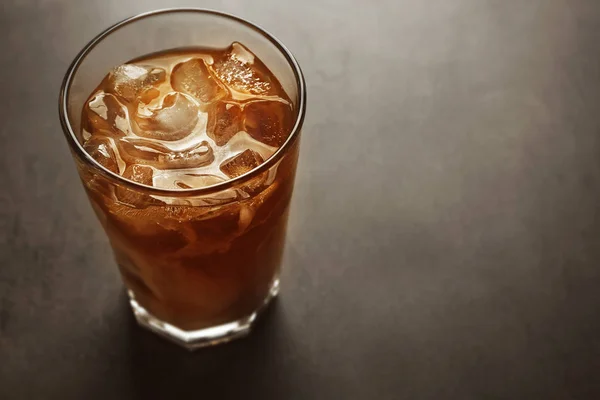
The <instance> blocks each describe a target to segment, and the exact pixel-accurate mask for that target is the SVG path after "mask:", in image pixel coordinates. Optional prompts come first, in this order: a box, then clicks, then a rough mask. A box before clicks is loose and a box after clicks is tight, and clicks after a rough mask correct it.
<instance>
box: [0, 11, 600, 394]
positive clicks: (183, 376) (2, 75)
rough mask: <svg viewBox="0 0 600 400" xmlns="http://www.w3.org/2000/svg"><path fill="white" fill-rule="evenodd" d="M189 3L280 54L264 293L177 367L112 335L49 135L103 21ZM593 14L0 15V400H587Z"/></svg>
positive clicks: (64, 169)
mask: <svg viewBox="0 0 600 400" xmlns="http://www.w3.org/2000/svg"><path fill="white" fill-rule="evenodd" d="M177 5H188V6H190V5H195V6H203V7H208V8H215V9H220V10H223V11H227V12H231V13H234V14H237V15H239V16H242V17H245V18H247V19H249V20H251V21H254V22H256V23H258V24H260V25H262V26H264V27H265V28H266V29H267V30H269V31H271V32H272V33H273V34H275V35H276V36H277V37H279V38H280V39H281V40H282V41H283V42H284V43H286V44H287V45H288V47H289V48H290V49H291V50H292V51H293V52H294V53H295V55H296V57H297V58H298V60H299V62H300V64H301V65H302V67H303V69H304V73H305V75H306V79H307V82H308V90H309V102H308V115H307V119H306V123H305V129H304V133H303V143H302V156H301V165H300V170H299V176H298V181H297V188H296V192H295V199H294V206H293V209H292V217H291V218H292V220H291V226H290V234H289V246H288V250H287V254H286V265H285V268H286V269H285V273H284V277H283V279H284V281H283V291H282V296H281V298H280V301H279V302H278V304H277V305H276V307H274V308H273V309H271V310H270V312H269V314H268V316H267V318H266V319H265V320H263V321H262V323H261V324H260V326H259V327H258V329H257V330H256V332H255V333H254V334H253V335H252V336H250V337H248V338H247V339H244V340H241V341H238V342H235V343H232V344H230V345H226V346H222V347H217V348H213V349H209V350H206V351H200V352H197V353H194V354H189V353H186V352H185V351H183V350H180V349H179V348H177V347H174V346H172V345H171V344H169V343H166V342H163V341H162V340H161V339H159V338H157V337H155V336H153V335H152V334H150V333H147V332H145V331H142V330H140V329H139V328H137V327H136V326H135V324H134V321H133V318H132V317H131V315H130V312H129V310H128V308H127V304H126V301H125V295H124V293H123V290H122V286H121V284H120V281H119V278H118V276H117V273H116V268H115V267H114V265H113V261H112V259H111V255H110V252H109V247H108V244H107V241H106V239H105V238H104V234H103V233H102V232H101V228H100V226H99V224H98V223H97V222H96V220H95V218H94V216H93V215H92V211H91V208H90V207H89V205H88V203H87V200H86V198H85V195H84V192H83V190H82V188H81V186H80V184H79V182H78V180H77V175H76V172H75V168H74V165H73V163H72V161H71V159H70V156H69V153H68V149H67V146H66V143H65V141H64V139H63V137H62V132H61V129H60V126H59V122H58V116H57V97H58V90H59V86H60V82H61V79H62V77H63V74H64V72H65V70H66V68H67V66H68V64H69V63H70V61H71V60H72V58H73V57H74V56H75V54H76V53H77V52H78V51H79V50H80V48H81V47H83V46H84V45H85V44H86V42H87V41H88V40H89V39H91V38H92V37H93V36H94V35H96V34H97V33H98V32H99V31H101V30H102V29H103V28H105V27H107V26H108V25H109V24H111V23H114V22H116V21H118V20H120V19H122V18H124V17H127V16H129V15H131V14H134V13H138V12H141V11H146V10H150V9H153V8H163V7H168V6H177ZM599 43H600V3H599V2H598V1H595V0H589V1H585V0H430V1H420V0H395V1H376V2H366V1H358V0H355V1H346V2H334V1H332V0H319V1H292V2H283V1H275V0H273V1H269V2H263V1H251V2H250V1H242V0H230V1H223V2H218V1H203V2H201V3H199V2H186V3H182V2H176V1H157V0H149V1H143V2H142V1H139V2H126V4H122V3H121V1H116V0H107V1H91V0H90V1H67V0H45V1H42V0H37V1H35V0H23V1H16V0H4V1H3V2H2V3H1V4H0V49H1V51H0V62H1V64H0V82H1V86H0V87H2V89H3V92H2V96H0V151H1V154H0V156H1V157H0V188H1V189H0V398H2V399H4V400H13V399H55V398H56V399H132V398H144V399H147V398H160V399H163V398H184V397H183V396H184V395H187V396H191V397H193V398H237V399H239V398H242V397H243V396H246V395H247V396H250V397H251V398H262V399H327V398H341V399H597V398H600V381H598V379H597V378H598V371H599V370H600V361H599V360H600V290H598V287H599V286H600V268H599V267H600V265H599V264H600V214H599V211H600V113H599V112H598V104H599V100H600V94H599V93H600V58H599V56H598V50H599V49H598V44H599Z"/></svg>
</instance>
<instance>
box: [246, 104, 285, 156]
mask: <svg viewBox="0 0 600 400" xmlns="http://www.w3.org/2000/svg"><path fill="white" fill-rule="evenodd" d="M292 125H293V117H292V108H291V106H290V105H288V104H286V103H282V102H279V101H268V100H267V101H256V102H252V103H249V104H247V105H246V106H245V107H244V128H245V131H246V132H248V134H250V136H252V137H253V138H254V139H256V140H258V141H260V142H262V143H265V144H267V145H269V146H275V147H279V146H281V145H282V144H283V143H284V142H285V140H286V139H287V137H288V136H289V134H290V132H291V130H292Z"/></svg>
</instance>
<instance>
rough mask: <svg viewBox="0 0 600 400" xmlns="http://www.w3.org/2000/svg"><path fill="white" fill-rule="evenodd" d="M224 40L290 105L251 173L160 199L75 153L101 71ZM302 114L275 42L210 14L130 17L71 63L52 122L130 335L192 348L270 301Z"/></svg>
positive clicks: (288, 58)
mask: <svg viewBox="0 0 600 400" xmlns="http://www.w3.org/2000/svg"><path fill="white" fill-rule="evenodd" d="M232 42H240V43H243V44H244V45H245V46H247V47H248V48H249V49H250V50H251V51H252V52H253V53H254V54H255V55H256V56H257V57H258V58H259V59H261V60H262V61H263V62H264V64H265V65H266V66H267V67H268V68H269V69H270V70H271V72H272V73H273V74H274V75H275V76H276V77H277V79H278V80H279V82H280V83H281V85H282V87H283V88H284V90H285V91H286V93H287V94H288V96H289V98H290V99H291V100H292V103H293V105H294V110H295V124H294V127H293V129H292V131H291V133H290V135H289V137H288V138H287V140H286V141H285V143H284V144H283V145H282V146H281V147H279V148H278V149H277V151H276V152H275V153H274V154H273V155H272V156H271V157H270V158H269V159H267V160H266V161H265V162H264V163H263V164H261V165H260V166H258V167H256V168H255V169H253V170H251V171H249V172H247V173H245V174H243V175H241V176H238V177H236V178H233V179H231V180H228V181H225V182H220V183H216V184H213V185H211V186H206V187H201V188H195V189H179V190H166V189H160V188H156V187H152V186H147V185H144V184H141V183H137V182H134V181H131V180H128V179H126V178H124V177H122V176H120V175H118V174H116V173H114V172H112V171H110V170H108V169H106V168H104V167H103V166H102V165H101V164H99V163H98V162H97V161H96V160H95V159H94V158H92V157H91V156H90V155H89V154H88V153H87V152H86V151H85V150H84V147H83V138H82V135H81V123H82V109H83V106H84V103H85V102H86V100H87V99H88V96H89V95H90V94H91V93H92V91H93V90H94V88H95V87H96V86H97V85H98V83H99V82H100V81H101V80H102V78H103V77H104V76H105V75H106V73H107V72H108V71H109V70H110V69H111V68H113V67H114V66H117V65H120V64H123V63H125V62H127V61H129V60H131V59H134V58H137V57H140V56H143V55H147V54H150V53H156V52H158V51H164V50H168V49H177V48H190V47H211V48H224V47H227V46H228V45H230V44H231V43H232ZM305 107H306V88H305V82H304V78H303V76H302V72H301V70H300V67H299V66H298V63H297V62H296V60H295V59H294V57H293V56H292V54H291V53H290V52H289V51H288V50H287V49H286V48H285V47H284V46H283V45H282V44H281V42H279V41H278V40H277V39H275V38H274V37H273V36H272V35H270V34H269V33H267V32H266V31H264V30H263V29H261V28H259V27H257V26H256V25H254V24H251V23H249V22H247V21H245V20H243V19H240V18H237V17H234V16H231V15H227V14H224V13H220V12H216V11H210V10H201V9H167V10H159V11H153V12H149V13H145V14H141V15H138V16H135V17H132V18H129V19H126V20H124V21H122V22H119V23H117V24H116V25H113V26H112V27H110V28H108V29H107V30H105V31H104V32H102V33H101V34H100V35H98V36H97V37H96V38H94V39H93V40H92V41H91V42H90V43H89V44H88V45H87V46H85V48H84V49H83V50H82V51H81V52H80V53H79V55H78V56H77V57H76V58H75V60H74V61H73V63H72V64H71V66H70V67H69V69H68V71H67V73H66V76H65V79H64V82H63V85H62V88H61V92H60V102H59V113H60V120H61V123H62V127H63V131H64V134H65V137H66V139H67V142H68V144H69V148H70V150H71V153H72V155H73V158H74V160H75V164H76V166H77V170H78V172H79V176H80V178H81V180H82V182H83V186H84V188H85V191H86V193H87V195H88V197H89V200H90V203H91V205H92V208H93V209H94V211H95V213H96V215H97V217H98V219H99V220H100V223H101V224H102V226H103V228H104V230H105V231H106V234H107V236H108V238H109V241H110V244H111V247H112V250H113V252H114V255H115V259H116V263H117V265H118V268H119V271H120V273H121V276H122V278H123V281H124V284H125V286H126V288H127V292H128V294H129V299H130V304H131V308H132V310H133V313H134V315H135V318H136V320H137V322H138V323H139V324H140V325H141V326H143V327H145V328H148V329H150V330H152V331H154V332H156V333H158V334H160V335H162V336H164V337H166V338H168V339H171V340H173V341H175V342H176V343H178V344H180V345H182V346H184V347H186V348H188V349H195V348H198V347H202V346H206V345H212V344H216V343H220V342H224V341H228V340H231V339H233V338H236V337H240V336H243V335H245V334H247V333H248V332H249V331H250V329H251V327H252V325H253V323H254V322H255V321H256V318H257V316H258V315H259V314H260V312H261V311H262V310H263V309H264V307H265V306H266V305H267V304H268V303H269V301H270V300H271V299H273V298H274V297H275V296H276V295H277V293H278V290H279V271H280V269H281V259H282V253H283V249H284V243H285V234H286V224H287V219H288V211H289V206H290V199H291V196H292V191H293V185H294V176H295V173H296V164H297V160H298V151H299V139H300V131H301V128H302V122H303V119H304V114H305ZM249 188H250V189H251V190H248V189H249ZM240 189H243V190H242V191H241V190H240ZM241 192H243V193H249V195H248V194H247V195H245V196H240V195H239V193H241ZM124 199H125V200H124ZM128 199H129V200H130V201H129V200H128Z"/></svg>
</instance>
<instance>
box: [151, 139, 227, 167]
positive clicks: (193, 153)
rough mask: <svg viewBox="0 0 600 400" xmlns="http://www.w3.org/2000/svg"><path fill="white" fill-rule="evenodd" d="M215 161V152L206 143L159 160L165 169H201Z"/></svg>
mask: <svg viewBox="0 0 600 400" xmlns="http://www.w3.org/2000/svg"><path fill="white" fill-rule="evenodd" d="M214 159H215V156H214V154H213V150H212V148H211V147H210V145H209V144H208V142H206V141H202V142H200V144H198V146H196V147H194V148H192V149H190V150H187V151H181V152H169V153H166V154H164V155H163V156H161V157H160V158H159V161H160V163H161V165H162V167H163V168H199V167H204V166H206V165H208V164H210V163H211V162H213V160H214Z"/></svg>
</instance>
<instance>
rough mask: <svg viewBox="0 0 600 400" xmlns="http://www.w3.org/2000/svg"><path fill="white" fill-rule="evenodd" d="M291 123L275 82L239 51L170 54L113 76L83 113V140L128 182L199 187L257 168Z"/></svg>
mask: <svg viewBox="0 0 600 400" xmlns="http://www.w3.org/2000/svg"><path fill="white" fill-rule="evenodd" d="M293 115H294V110H293V104H292V102H291V101H290V99H289V98H288V96H287V94H286V93H285V91H284V90H283V88H282V87H281V85H280V83H279V82H278V81H277V79H276V78H275V76H274V75H273V74H272V73H271V71H269V70H268V69H267V68H266V66H265V65H264V64H263V63H262V62H261V61H260V60H259V59H258V58H257V57H256V56H255V55H254V54H253V53H252V52H250V51H249V50H248V49H247V48H245V47H244V46H243V45H241V44H240V43H233V44H232V45H231V46H229V47H228V48H225V49H218V50H216V49H193V50H190V49H186V50H170V51H166V52H161V53H157V54H153V55H150V56H146V57H144V58H140V59H136V60H133V61H131V62H129V63H127V64H124V65H121V66H118V67H116V68H114V69H113V70H112V71H111V72H110V73H109V74H108V75H107V76H106V77H105V78H104V80H103V81H102V83H101V84H100V85H99V86H98V87H97V88H96V90H94V92H93V93H92V95H91V96H90V98H89V99H88V101H87V102H86V104H85V105H84V108H83V116H82V131H81V137H80V140H81V141H82V143H83V147H84V149H85V150H86V151H87V152H88V153H89V154H90V155H91V156H92V157H93V158H94V159H95V160H96V161H98V162H99V163H100V164H102V165H103V166H104V167H106V168H107V169H109V170H111V171H112V172H115V173H117V174H119V175H121V176H123V177H124V178H126V179H129V180H132V181H135V182H138V183H142V184H145V185H149V186H154V187H157V188H161V189H190V188H200V187H205V186H209V185H213V184H216V183H219V182H223V181H226V180H228V179H232V178H235V177H237V176H239V175H242V174H244V173H246V172H248V171H250V170H252V169H254V168H256V167H258V166H259V165H260V164H262V163H263V162H264V161H265V160H266V159H268V158H269V157H270V156H271V155H273V153H274V152H275V151H276V150H277V148H278V147H280V146H281V145H282V144H283V143H284V142H285V140H286V139H287V137H288V136H289V134H290V132H291V129H292V127H293V123H294V118H293Z"/></svg>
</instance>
